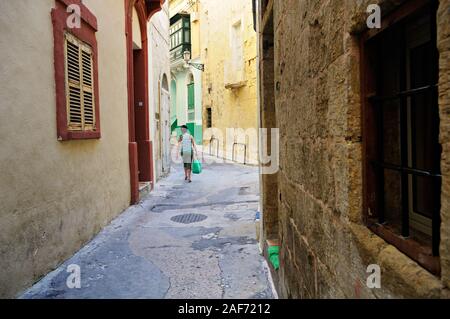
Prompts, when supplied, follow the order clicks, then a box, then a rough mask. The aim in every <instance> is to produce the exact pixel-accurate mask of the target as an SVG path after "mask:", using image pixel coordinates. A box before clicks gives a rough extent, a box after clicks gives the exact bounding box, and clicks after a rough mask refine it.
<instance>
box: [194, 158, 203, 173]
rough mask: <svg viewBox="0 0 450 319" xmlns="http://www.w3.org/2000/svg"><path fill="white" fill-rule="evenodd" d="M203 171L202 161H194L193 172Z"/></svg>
mask: <svg viewBox="0 0 450 319" xmlns="http://www.w3.org/2000/svg"><path fill="white" fill-rule="evenodd" d="M201 172H202V163H200V161H199V160H194V162H192V173H194V174H200V173H201Z"/></svg>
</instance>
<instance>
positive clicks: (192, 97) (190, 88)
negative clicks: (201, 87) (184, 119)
mask: <svg viewBox="0 0 450 319" xmlns="http://www.w3.org/2000/svg"><path fill="white" fill-rule="evenodd" d="M194 108H195V93H194V83H191V84H188V110H193V109H194Z"/></svg>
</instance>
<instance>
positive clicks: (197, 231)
mask: <svg viewBox="0 0 450 319" xmlns="http://www.w3.org/2000/svg"><path fill="white" fill-rule="evenodd" d="M258 197H259V196H258V170H257V168H256V167H249V166H243V165H238V164H218V163H212V164H210V165H205V168H204V171H203V172H202V174H201V175H199V176H196V177H194V179H193V182H192V183H191V184H188V183H186V182H184V181H183V173H182V168H181V167H177V166H174V167H172V173H171V175H170V176H169V177H168V178H167V179H164V180H162V181H161V182H159V183H158V184H157V186H156V189H155V191H154V192H152V193H151V194H150V195H149V196H148V197H147V198H146V199H145V200H143V201H141V202H140V203H139V204H138V205H135V206H132V207H131V208H130V209H128V210H127V211H126V212H124V213H123V214H122V215H120V216H119V217H118V218H117V219H115V220H114V221H113V222H112V223H111V224H110V225H109V226H107V227H106V228H105V229H104V230H103V231H102V232H101V233H100V234H99V235H98V236H96V237H95V238H94V239H93V240H92V241H91V242H90V243H88V244H87V245H86V246H85V247H84V248H82V249H81V250H80V251H79V252H78V253H76V254H75V255H74V256H73V257H72V258H70V259H69V260H67V261H66V262H64V263H63V264H62V265H61V266H60V267H58V268H57V269H56V270H55V271H53V272H51V273H50V274H48V275H47V276H46V277H44V278H43V279H42V280H41V281H40V282H38V283H37V284H36V285H34V286H33V287H32V288H30V289H29V290H28V291H27V292H25V293H24V294H23V296H22V297H21V298H27V299H28V298H64V299H67V298H106V299H109V298H126V299H128V298H158V299H160V298H170V299H192V298H194V299H199V298H200V299H203V298H204V299H209V298H214V299H220V298H225V299H230V298H233V299H234V298H239V299H255V298H257V299H261V298H264V299H268V298H273V294H272V289H271V284H270V283H269V280H268V269H267V268H266V267H267V266H266V263H265V261H264V259H263V257H262V256H260V254H259V249H258V243H257V241H256V228H255V213H256V211H257V210H258ZM69 265H78V266H80V270H81V272H80V274H81V283H82V285H81V288H80V289H69V288H68V285H66V281H67V278H68V276H69V275H70V273H68V272H67V269H68V266H69Z"/></svg>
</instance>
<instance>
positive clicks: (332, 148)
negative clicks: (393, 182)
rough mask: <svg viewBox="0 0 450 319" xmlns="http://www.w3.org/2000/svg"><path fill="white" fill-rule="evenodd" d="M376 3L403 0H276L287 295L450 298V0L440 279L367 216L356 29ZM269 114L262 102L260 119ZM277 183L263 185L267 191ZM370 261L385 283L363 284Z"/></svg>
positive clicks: (282, 285) (444, 41)
mask: <svg viewBox="0 0 450 319" xmlns="http://www.w3.org/2000/svg"><path fill="white" fill-rule="evenodd" d="M270 2H271V1H269V3H270ZM374 2H375V3H379V4H381V6H382V9H383V12H384V13H386V12H389V11H390V10H392V9H393V8H395V7H396V6H398V5H399V4H400V3H401V1H389V0H385V1H369V0H366V1H335V0H318V1H306V0H305V1H303V0H302V1H297V0H286V1H273V32H274V87H275V102H274V103H275V109H276V123H277V127H279V128H280V171H279V173H278V219H279V224H278V228H279V232H278V234H279V239H280V241H281V246H282V247H281V268H280V270H279V271H278V272H277V282H278V290H279V294H280V295H281V296H282V297H292V298H381V297H383V298H390V297H427V298H430V297H431V298H440V297H448V296H449V292H448V291H449V290H448V289H449V287H450V281H449V278H450V133H449V132H450V117H449V114H450V99H449V68H450V62H449V61H450V58H449V55H450V37H449V27H450V24H449V16H450V15H449V10H450V9H449V6H450V1H448V0H441V1H440V7H439V12H438V17H437V23H438V46H439V51H440V62H439V67H440V81H439V107H440V111H441V129H440V130H441V135H440V140H441V143H442V146H443V156H442V173H443V186H442V209H441V216H442V239H441V257H440V258H441V266H442V275H441V276H440V277H437V276H434V275H432V274H431V273H429V272H428V271H426V270H425V269H424V268H422V267H421V266H419V265H418V264H417V263H416V262H415V261H413V260H412V259H410V258H408V257H407V256H406V255H404V254H403V253H401V252H400V251H398V250H397V249H396V248H395V247H393V246H392V245H389V244H388V243H386V242H385V241H384V240H383V239H381V238H380V237H378V236H377V235H375V234H374V233H372V232H371V231H370V230H369V229H368V228H367V227H366V226H365V225H364V223H363V221H362V217H363V216H362V162H361V156H362V139H361V134H362V132H361V102H360V90H361V85H360V63H359V54H360V52H359V42H358V34H360V33H361V32H362V31H363V30H364V28H365V21H366V18H367V14H366V8H367V6H368V5H369V4H371V3H374ZM262 64H263V63H262ZM262 68H264V65H262ZM262 85H264V84H262ZM263 105H264V96H262V101H261V106H263ZM264 112H265V110H264V109H263V108H261V116H262V117H263V116H264V114H265V113H264ZM271 189H273V188H270V187H264V185H263V196H264V195H267V194H270V192H271ZM268 232H269V233H270V231H268ZM370 264H378V265H380V266H381V271H382V288H381V289H368V288H367V286H366V279H367V276H368V274H367V273H366V270H367V266H368V265H370Z"/></svg>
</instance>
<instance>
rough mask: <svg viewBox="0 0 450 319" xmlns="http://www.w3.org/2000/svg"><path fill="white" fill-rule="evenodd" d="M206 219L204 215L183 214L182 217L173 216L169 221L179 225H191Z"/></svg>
mask: <svg viewBox="0 0 450 319" xmlns="http://www.w3.org/2000/svg"><path fill="white" fill-rule="evenodd" d="M206 218H208V217H207V216H205V215H200V214H184V215H177V216H173V217H172V218H171V219H170V220H171V221H173V222H176V223H181V224H192V223H198V222H201V221H203V220H205V219H206Z"/></svg>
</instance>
